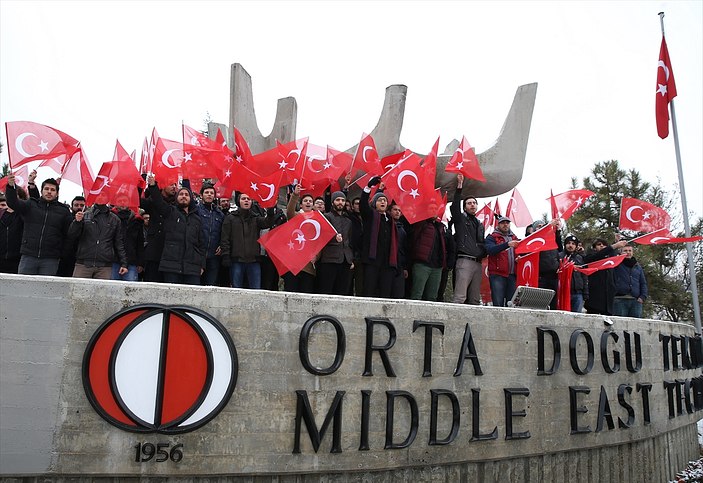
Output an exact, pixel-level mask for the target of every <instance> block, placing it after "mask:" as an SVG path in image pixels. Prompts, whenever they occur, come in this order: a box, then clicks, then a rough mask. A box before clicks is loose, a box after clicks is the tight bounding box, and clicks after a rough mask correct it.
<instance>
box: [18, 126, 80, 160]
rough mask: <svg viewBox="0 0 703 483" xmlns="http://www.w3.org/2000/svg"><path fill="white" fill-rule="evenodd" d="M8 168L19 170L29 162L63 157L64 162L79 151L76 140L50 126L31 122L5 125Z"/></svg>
mask: <svg viewBox="0 0 703 483" xmlns="http://www.w3.org/2000/svg"><path fill="white" fill-rule="evenodd" d="M5 131H6V134H7V154H8V156H9V158H10V167H11V168H19V167H20V166H22V165H23V164H27V163H29V162H30V161H37V160H48V159H52V158H56V157H57V156H61V155H65V156H66V158H64V161H65V160H66V159H68V158H70V157H71V156H73V154H74V153H75V152H76V151H77V150H78V149H79V142H78V140H77V139H75V138H73V137H71V136H69V135H68V134H66V133H64V132H61V131H59V130H58V129H54V128H53V127H50V126H45V125H43V124H38V123H36V122H31V121H13V122H6V123H5Z"/></svg>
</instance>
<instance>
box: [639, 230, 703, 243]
mask: <svg viewBox="0 0 703 483" xmlns="http://www.w3.org/2000/svg"><path fill="white" fill-rule="evenodd" d="M700 240H703V236H690V237H677V236H674V235H673V234H672V233H671V232H670V231H669V229H668V228H662V229H661V230H657V231H655V232H653V233H648V234H646V235H642V236H640V237H637V238H634V239H632V240H630V241H631V242H635V243H638V244H640V245H666V244H667V243H688V242H697V241H700Z"/></svg>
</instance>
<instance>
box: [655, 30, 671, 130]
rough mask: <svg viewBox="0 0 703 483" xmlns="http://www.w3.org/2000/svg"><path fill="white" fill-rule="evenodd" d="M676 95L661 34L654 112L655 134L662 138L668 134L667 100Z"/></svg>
mask: <svg viewBox="0 0 703 483" xmlns="http://www.w3.org/2000/svg"><path fill="white" fill-rule="evenodd" d="M674 97H676V82H674V71H673V70H672V68H671V60H670V59H669V49H667V48H666V40H665V39H664V36H663V35H662V45H661V48H660V49H659V62H658V63H657V93H656V100H655V114H656V118H657V134H659V137H660V138H662V139H664V138H665V137H667V136H668V135H669V102H671V101H672V100H674Z"/></svg>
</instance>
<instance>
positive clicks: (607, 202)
mask: <svg viewBox="0 0 703 483" xmlns="http://www.w3.org/2000/svg"><path fill="white" fill-rule="evenodd" d="M582 187H583V188H585V189H588V190H590V191H593V192H594V195H593V196H592V197H591V198H589V199H588V201H587V202H586V203H584V205H583V207H582V208H581V209H580V210H578V211H576V213H574V215H573V216H572V217H571V218H570V219H569V220H568V222H567V230H566V231H567V232H572V233H574V234H576V235H577V236H578V237H579V238H580V239H581V240H582V241H583V242H584V246H586V247H588V246H589V245H590V243H591V241H592V240H593V239H595V238H596V237H602V238H605V239H606V240H609V241H615V239H616V238H617V237H618V236H620V235H622V236H625V237H626V238H634V237H635V236H638V235H640V234H641V233H632V232H627V233H622V234H621V233H620V232H619V230H618V224H619V219H620V203H621V201H622V198H623V197H628V198H637V199H639V200H643V201H647V202H649V203H652V204H654V205H657V206H659V207H661V208H663V209H664V210H666V211H667V212H668V213H669V214H670V215H671V218H672V231H673V232H676V230H675V227H677V226H681V225H682V214H681V210H680V208H679V205H678V200H677V193H671V192H668V191H667V190H665V189H664V188H663V187H662V186H661V184H660V183H659V182H657V184H656V185H651V184H650V183H648V182H645V181H644V180H643V179H642V177H641V176H640V174H639V172H638V171H637V170H635V169H631V170H629V171H625V170H623V169H621V168H620V166H619V164H618V162H617V161H616V160H610V161H603V162H600V163H597V164H596V165H595V166H594V167H593V169H592V171H591V175H590V176H589V177H587V178H584V179H583V186H582ZM572 188H580V186H578V183H577V181H576V179H572ZM692 225H693V226H692V233H691V234H692V235H698V234H700V233H701V230H702V228H703V227H702V225H703V220H701V219H698V220H697V221H696V222H695V223H692ZM677 236H683V234H678V233H677ZM701 245H702V244H701V243H697V244H695V245H694V250H695V251H696V254H695V255H694V259H695V263H696V267H695V270H696V276H697V277H698V278H699V281H698V284H699V293H700V287H701V285H703V284H702V283H701V281H700V275H699V274H701V272H703V260H702V259H701V257H703V246H701ZM635 258H637V260H638V261H639V263H640V265H642V267H643V268H644V271H645V276H646V278H647V284H648V286H649V300H648V301H647V303H646V304H645V307H644V316H645V317H651V318H659V319H669V320H673V321H684V320H685V321H691V320H693V303H692V296H691V289H692V287H691V282H690V280H691V277H690V268H689V267H688V261H687V256H686V246H685V245H684V244H682V243H676V244H668V245H636V244H635Z"/></svg>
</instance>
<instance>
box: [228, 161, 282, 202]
mask: <svg viewBox="0 0 703 483" xmlns="http://www.w3.org/2000/svg"><path fill="white" fill-rule="evenodd" d="M237 173H238V176H237V179H236V180H233V182H232V183H231V184H230V185H229V186H231V187H232V188H233V189H236V190H237V191H241V192H242V193H245V194H247V195H249V196H250V197H251V199H252V200H254V201H256V202H258V203H259V205H261V206H262V207H263V208H273V207H274V206H276V203H277V202H278V189H279V188H280V187H281V185H282V184H283V175H284V174H283V172H281V171H277V172H274V173H271V174H269V175H267V176H262V175H260V174H257V173H255V172H253V171H252V170H250V169H249V168H247V167H246V166H241V165H240V166H239V168H238V171H237Z"/></svg>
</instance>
